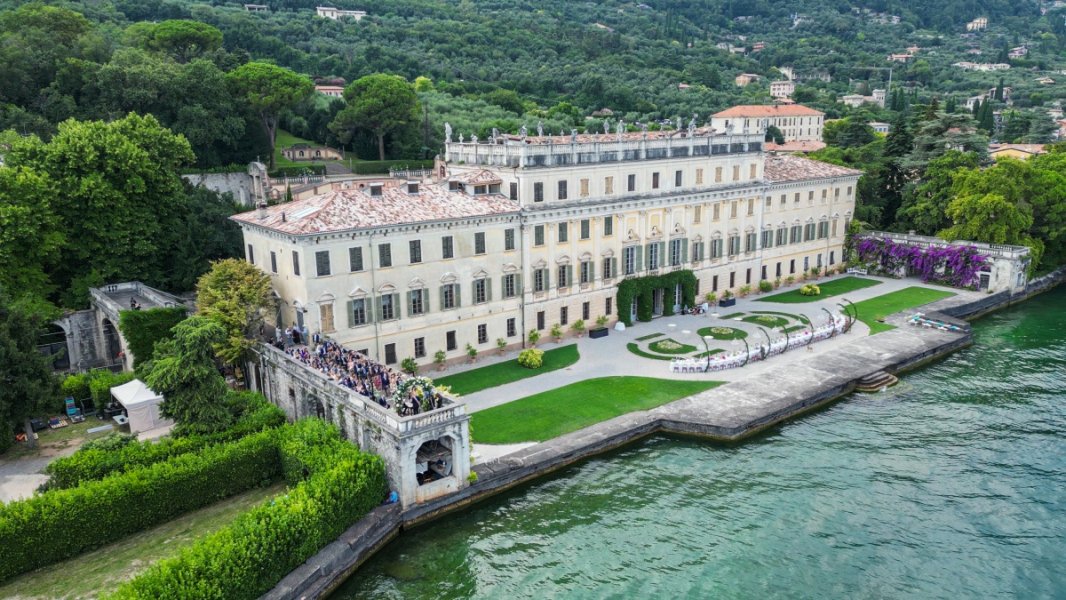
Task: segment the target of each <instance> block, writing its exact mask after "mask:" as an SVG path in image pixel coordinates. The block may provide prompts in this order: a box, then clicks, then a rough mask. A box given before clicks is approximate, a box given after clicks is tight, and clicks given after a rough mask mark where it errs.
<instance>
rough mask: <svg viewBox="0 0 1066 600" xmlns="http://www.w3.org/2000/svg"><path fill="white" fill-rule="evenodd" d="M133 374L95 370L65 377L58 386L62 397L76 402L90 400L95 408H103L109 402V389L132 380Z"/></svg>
mask: <svg viewBox="0 0 1066 600" xmlns="http://www.w3.org/2000/svg"><path fill="white" fill-rule="evenodd" d="M134 377H135V375H134V374H133V373H112V372H111V371H108V370H106V369H97V370H95V371H88V372H86V373H77V374H75V375H68V376H66V377H65V378H64V379H63V381H62V382H61V383H60V384H59V386H60V389H61V390H62V391H63V395H64V396H70V397H71V398H74V399H76V400H85V399H87V398H92V404H93V406H94V407H96V408H98V409H99V408H103V407H104V406H107V404H108V403H109V402H110V401H111V388H113V387H115V386H118V385H122V384H124V383H128V382H130V381H132V380H133V378H134Z"/></svg>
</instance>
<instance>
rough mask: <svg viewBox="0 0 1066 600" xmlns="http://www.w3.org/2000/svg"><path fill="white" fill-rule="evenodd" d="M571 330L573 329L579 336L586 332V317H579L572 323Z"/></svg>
mask: <svg viewBox="0 0 1066 600" xmlns="http://www.w3.org/2000/svg"><path fill="white" fill-rule="evenodd" d="M570 330H571V331H573V332H574V333H575V334H576V335H577V337H581V336H582V335H584V334H585V321H584V319H578V320H576V321H574V322H573V323H572V324H571V325H570Z"/></svg>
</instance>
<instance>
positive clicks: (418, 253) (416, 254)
mask: <svg viewBox="0 0 1066 600" xmlns="http://www.w3.org/2000/svg"><path fill="white" fill-rule="evenodd" d="M407 251H408V252H409V253H410V255H411V264H412V265H413V264H415V263H420V262H422V242H421V241H420V240H411V241H410V242H407Z"/></svg>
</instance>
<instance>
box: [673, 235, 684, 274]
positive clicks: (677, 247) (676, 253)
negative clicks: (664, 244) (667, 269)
mask: <svg viewBox="0 0 1066 600" xmlns="http://www.w3.org/2000/svg"><path fill="white" fill-rule="evenodd" d="M683 241H684V240H680V239H678V240H670V266H671V267H676V266H678V265H680V264H681V263H682V262H683V261H684V254H683V251H682V246H683V243H682V242H683Z"/></svg>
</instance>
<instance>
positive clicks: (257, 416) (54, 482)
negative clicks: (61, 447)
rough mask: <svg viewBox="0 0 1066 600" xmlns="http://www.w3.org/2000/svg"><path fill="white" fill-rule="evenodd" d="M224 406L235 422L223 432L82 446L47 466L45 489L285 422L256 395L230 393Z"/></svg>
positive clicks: (74, 483) (111, 439)
mask: <svg viewBox="0 0 1066 600" xmlns="http://www.w3.org/2000/svg"><path fill="white" fill-rule="evenodd" d="M226 404H227V406H228V407H229V408H230V410H232V411H233V412H234V414H236V415H237V417H236V418H237V421H236V423H235V424H234V425H233V427H231V428H229V429H227V430H226V431H223V432H221V433H216V434H212V435H190V436H185V437H172V438H165V439H163V440H160V441H158V442H152V441H145V442H137V441H133V440H131V439H130V438H129V437H128V436H120V435H110V436H107V437H105V438H101V439H100V440H96V441H94V442H93V443H92V445H88V444H87V445H86V446H83V447H82V448H81V449H79V450H78V451H77V452H75V453H74V454H71V455H70V456H66V457H62V458H57V459H56V460H54V461H52V462H51V463H49V464H48V467H47V468H46V472H47V473H48V474H49V475H51V476H52V477H51V479H49V481H48V487H49V488H50V489H60V488H70V487H74V486H77V485H80V484H82V483H84V482H86V481H92V480H96V479H102V478H104V477H106V476H108V475H112V474H114V473H122V472H126V471H129V470H131V469H136V468H138V467H144V466H148V465H151V464H155V463H157V462H161V461H164V460H168V459H170V458H173V457H175V456H180V455H182V454H187V453H189V452H196V451H199V450H200V449H202V448H205V447H207V446H210V445H212V444H219V443H224V442H230V441H233V440H237V439H240V438H243V437H245V436H248V435H251V434H253V433H258V432H260V431H263V430H264V429H271V428H275V427H280V426H281V425H283V424H284V423H285V413H284V412H282V410H281V409H280V408H278V407H276V406H274V405H273V404H270V403H269V402H267V401H266V399H265V398H263V397H262V395H260V394H257V393H255V392H230V393H229V394H228V395H227V399H226ZM104 440H109V441H107V442H104Z"/></svg>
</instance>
